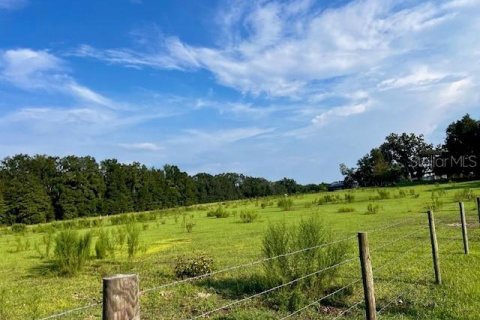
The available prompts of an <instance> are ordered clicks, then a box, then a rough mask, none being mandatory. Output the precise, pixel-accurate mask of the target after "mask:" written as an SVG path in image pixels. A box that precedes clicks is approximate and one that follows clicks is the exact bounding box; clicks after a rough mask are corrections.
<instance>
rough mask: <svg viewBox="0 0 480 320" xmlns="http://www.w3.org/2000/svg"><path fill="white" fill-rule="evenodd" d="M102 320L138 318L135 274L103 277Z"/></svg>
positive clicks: (133, 319)
mask: <svg viewBox="0 0 480 320" xmlns="http://www.w3.org/2000/svg"><path fill="white" fill-rule="evenodd" d="M103 320H140V301H139V289H138V276H137V275H135V274H130V275H125V274H119V275H115V276H112V277H108V278H103Z"/></svg>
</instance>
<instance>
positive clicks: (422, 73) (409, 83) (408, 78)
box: [378, 66, 448, 90]
mask: <svg viewBox="0 0 480 320" xmlns="http://www.w3.org/2000/svg"><path fill="white" fill-rule="evenodd" d="M447 76H448V74H445V73H442V72H437V71H432V70H430V69H429V67H428V66H420V67H418V68H415V70H414V71H413V72H412V73H410V74H408V75H405V76H403V77H398V78H390V79H386V80H383V81H382V82H381V83H380V84H379V85H378V87H379V89H381V90H388V89H398V88H405V87H408V88H415V89H418V88H419V87H425V86H428V85H431V84H435V83H438V82H439V81H441V80H443V79H445V78H446V77H447Z"/></svg>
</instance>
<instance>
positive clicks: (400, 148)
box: [340, 114, 480, 186]
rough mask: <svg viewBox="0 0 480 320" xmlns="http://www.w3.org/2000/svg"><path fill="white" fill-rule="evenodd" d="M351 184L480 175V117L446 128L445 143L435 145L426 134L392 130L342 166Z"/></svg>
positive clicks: (346, 178)
mask: <svg viewBox="0 0 480 320" xmlns="http://www.w3.org/2000/svg"><path fill="white" fill-rule="evenodd" d="M340 172H341V173H342V175H343V176H344V177H345V183H346V184H347V185H353V184H355V183H358V184H360V185H361V186H383V185H391V184H395V183H399V182H401V181H415V180H424V179H442V178H443V179H452V178H453V179H455V178H471V179H475V178H477V179H478V178H480V120H475V119H473V118H472V117H471V116H470V115H468V114H467V115H465V116H464V117H463V118H461V119H460V120H458V121H454V122H452V123H451V124H450V125H449V126H448V127H447V129H446V138H445V142H444V143H443V144H441V145H438V146H433V144H430V143H428V142H426V141H425V137H424V136H423V135H415V134H413V133H410V134H407V133H402V134H395V133H392V134H390V135H388V136H387V137H386V138H385V141H384V142H383V143H382V144H381V145H380V146H379V147H376V148H373V149H372V150H370V152H369V153H368V154H366V155H365V156H364V157H362V158H361V159H359V160H358V162H357V166H356V167H354V168H349V167H347V166H346V165H345V164H341V165H340Z"/></svg>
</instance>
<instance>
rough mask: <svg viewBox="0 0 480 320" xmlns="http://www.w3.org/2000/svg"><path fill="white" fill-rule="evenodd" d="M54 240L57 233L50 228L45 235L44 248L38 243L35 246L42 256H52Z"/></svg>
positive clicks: (43, 238) (43, 239)
mask: <svg viewBox="0 0 480 320" xmlns="http://www.w3.org/2000/svg"><path fill="white" fill-rule="evenodd" d="M54 240H55V233H54V231H53V230H49V232H47V233H46V234H44V235H43V237H42V244H43V246H44V249H43V250H42V249H41V248H40V245H38V244H37V246H36V248H35V249H36V250H37V252H38V254H39V255H40V257H41V258H49V257H50V253H51V251H52V245H53V241H54Z"/></svg>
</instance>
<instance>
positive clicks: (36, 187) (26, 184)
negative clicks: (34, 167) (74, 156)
mask: <svg viewBox="0 0 480 320" xmlns="http://www.w3.org/2000/svg"><path fill="white" fill-rule="evenodd" d="M4 197H5V200H4V201H5V205H6V208H7V210H6V212H5V214H4V217H3V220H4V221H3V222H4V223H7V224H13V223H26V224H34V223H42V222H47V221H50V220H52V219H53V217H54V214H53V207H52V203H51V199H50V197H49V196H48V194H47V192H46V191H45V189H44V188H43V186H42V185H41V183H40V181H38V179H36V178H35V177H32V176H31V175H26V176H23V177H13V178H12V179H11V180H9V181H7V183H6V187H5V192H4Z"/></svg>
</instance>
